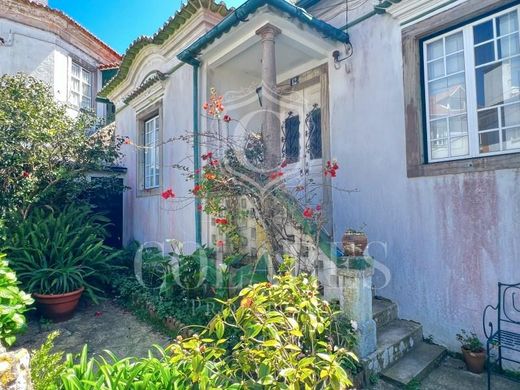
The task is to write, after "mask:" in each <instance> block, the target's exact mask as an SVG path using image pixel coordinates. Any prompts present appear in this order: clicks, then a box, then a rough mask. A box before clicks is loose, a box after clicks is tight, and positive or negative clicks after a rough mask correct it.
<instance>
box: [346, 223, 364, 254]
mask: <svg viewBox="0 0 520 390" xmlns="http://www.w3.org/2000/svg"><path fill="white" fill-rule="evenodd" d="M342 242H343V250H344V253H345V256H363V253H364V252H365V249H366V247H367V245H368V237H367V235H366V234H365V232H363V230H362V229H361V230H354V229H347V231H346V232H345V233H344V234H343V239H342Z"/></svg>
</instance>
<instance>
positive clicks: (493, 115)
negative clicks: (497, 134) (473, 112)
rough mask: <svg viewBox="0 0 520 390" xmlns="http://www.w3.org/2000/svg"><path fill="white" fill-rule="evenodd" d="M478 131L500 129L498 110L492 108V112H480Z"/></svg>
mask: <svg viewBox="0 0 520 390" xmlns="http://www.w3.org/2000/svg"><path fill="white" fill-rule="evenodd" d="M478 129H479V130H480V131H482V130H490V129H498V111H497V109H496V108H492V109H491V110H484V111H479V113H478Z"/></svg>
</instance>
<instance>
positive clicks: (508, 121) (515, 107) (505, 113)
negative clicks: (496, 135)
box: [502, 104, 520, 127]
mask: <svg viewBox="0 0 520 390" xmlns="http://www.w3.org/2000/svg"><path fill="white" fill-rule="evenodd" d="M515 125H520V104H510V105H508V106H504V107H502V126H503V127H507V126H515Z"/></svg>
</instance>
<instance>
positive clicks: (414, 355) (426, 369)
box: [381, 342, 447, 387]
mask: <svg viewBox="0 0 520 390" xmlns="http://www.w3.org/2000/svg"><path fill="white" fill-rule="evenodd" d="M446 353H447V351H446V348H444V347H441V346H439V345H434V344H427V343H425V342H420V343H419V344H417V345H416V346H415V348H413V349H412V350H411V351H410V352H408V353H407V354H406V355H405V356H403V358H401V359H400V360H399V361H398V362H397V363H395V364H394V365H392V366H391V367H389V368H387V369H386V370H384V371H383V372H382V373H381V376H382V377H383V378H384V379H385V380H386V381H388V382H390V383H392V384H394V385H397V386H400V387H404V386H407V385H408V384H409V383H410V382H411V381H413V380H414V379H415V380H417V381H420V380H422V379H424V378H425V377H426V376H427V375H428V374H429V373H430V372H432V370H433V369H434V368H435V367H437V366H438V365H439V364H440V362H441V360H442V359H443V358H444V356H446Z"/></svg>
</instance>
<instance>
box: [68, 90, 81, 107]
mask: <svg viewBox="0 0 520 390" xmlns="http://www.w3.org/2000/svg"><path fill="white" fill-rule="evenodd" d="M70 102H71V103H72V104H73V105H75V106H77V107H79V94H78V93H76V92H71V93H70Z"/></svg>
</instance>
